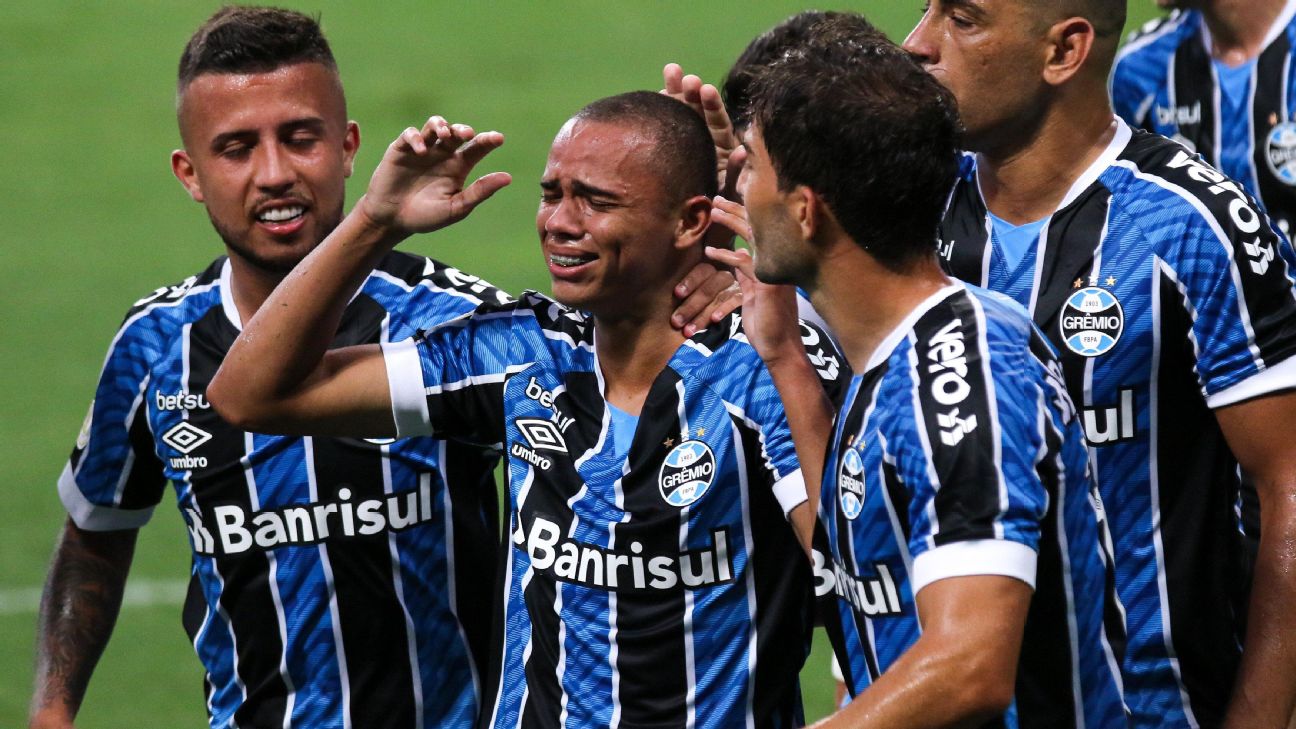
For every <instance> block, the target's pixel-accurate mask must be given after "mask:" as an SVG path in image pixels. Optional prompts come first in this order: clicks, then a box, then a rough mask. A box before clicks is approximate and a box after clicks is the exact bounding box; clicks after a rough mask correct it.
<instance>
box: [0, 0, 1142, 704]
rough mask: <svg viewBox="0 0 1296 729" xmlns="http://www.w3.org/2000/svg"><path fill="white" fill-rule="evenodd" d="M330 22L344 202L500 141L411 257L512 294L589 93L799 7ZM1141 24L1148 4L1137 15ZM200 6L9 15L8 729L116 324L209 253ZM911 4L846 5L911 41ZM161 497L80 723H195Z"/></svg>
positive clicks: (3, 634) (715, 67)
mask: <svg viewBox="0 0 1296 729" xmlns="http://www.w3.org/2000/svg"><path fill="white" fill-rule="evenodd" d="M288 4H290V5H293V6H295V7H298V8H300V9H303V10H306V11H308V12H312V13H319V14H320V15H321V16H322V21H323V24H324V27H325V30H326V31H327V32H328V34H329V36H330V38H331V41H332V43H333V48H334V52H335V53H336V55H337V58H338V60H339V64H340V66H341V68H342V76H343V80H344V83H345V84H346V87H347V90H348V97H349V102H350V115H351V117H352V118H354V119H356V120H358V121H359V122H360V124H361V128H362V132H363V134H362V137H363V139H364V143H363V144H362V146H361V150H360V155H359V158H358V161H357V164H356V169H357V178H358V179H357V180H355V181H353V183H352V184H351V185H350V191H351V193H352V196H353V198H354V196H355V195H357V194H358V193H359V191H360V190H361V189H362V188H363V186H364V181H365V180H366V179H367V177H368V174H369V172H370V171H371V170H372V169H373V166H374V164H375V163H376V161H377V159H378V157H379V155H380V153H381V151H382V150H383V148H384V147H385V146H386V145H387V143H388V142H389V141H390V140H391V139H392V138H393V137H394V136H395V135H396V134H397V133H398V132H399V131H400V130H401V129H403V128H404V127H405V126H407V125H409V124H417V123H420V122H421V121H422V120H423V119H425V118H426V117H427V116H428V115H429V114H433V113H436V114H442V115H444V116H446V117H448V118H450V119H451V120H453V121H464V122H469V123H472V124H474V125H475V126H477V128H478V129H485V128H495V129H498V130H500V131H502V132H504V134H505V135H506V137H507V140H508V141H507V143H506V145H505V147H504V148H503V149H501V150H500V151H499V152H497V153H495V154H493V155H492V156H491V158H490V159H489V160H488V161H487V163H486V165H485V167H486V168H487V169H490V170H494V169H503V170H507V171H509V172H512V173H513V175H514V178H515V181H514V184H513V185H512V186H511V187H509V188H507V189H505V190H504V191H503V192H501V193H500V194H499V195H498V196H497V199H495V200H493V201H491V202H490V203H489V204H488V205H487V206H486V207H483V208H482V209H481V210H479V211H477V212H476V213H475V214H474V215H473V216H472V217H471V218H470V219H469V220H468V221H466V222H465V223H463V224H461V225H458V226H456V227H455V228H453V229H452V230H450V231H447V232H445V233H443V234H437V235H435V236H428V237H424V238H421V239H418V240H416V241H414V242H413V245H411V246H409V248H410V249H412V250H415V251H417V252H420V253H425V254H429V255H435V256H437V257H439V258H442V259H444V260H447V261H449V262H451V263H454V264H455V265H458V266H459V267H461V268H464V269H466V270H468V271H471V272H473V273H476V274H479V275H481V276H483V277H485V278H487V279H488V280H490V281H493V282H494V283H496V284H497V285H499V286H501V287H504V288H506V289H508V290H511V291H518V290H521V289H523V288H539V289H542V290H543V289H544V288H546V278H545V274H544V269H543V268H542V266H541V262H540V259H539V257H538V256H537V255H536V253H535V251H534V248H535V232H534V225H533V220H534V212H535V205H536V202H537V184H536V183H537V180H538V177H539V173H540V172H541V169H542V167H543V163H544V157H545V152H546V150H547V148H548V144H549V141H550V139H551V138H552V136H553V134H554V132H555V131H556V130H557V128H558V127H559V125H560V124H561V123H562V121H563V120H564V119H566V117H567V116H569V115H570V114H571V113H572V112H574V111H575V110H576V109H578V108H579V107H580V106H582V105H583V104H584V103H586V102H588V101H590V100H593V99H594V98H597V97H599V96H605V95H608V94H611V93H616V92H620V91H626V90H630V89H636V88H647V89H656V88H659V86H660V84H661V77H660V69H661V66H662V65H663V64H664V63H666V62H669V61H677V62H679V63H681V64H683V65H684V67H685V69H686V70H688V71H692V72H696V73H699V74H701V75H702V76H703V77H704V78H707V79H708V80H718V79H719V78H720V76H721V75H722V74H723V72H724V70H725V68H727V64H728V63H729V62H730V61H732V59H733V58H734V57H735V56H736V55H737V54H738V52H739V51H740V50H741V49H742V47H743V46H744V45H745V43H746V42H747V41H748V40H749V39H750V38H751V37H752V36H753V35H755V34H756V33H758V32H759V31H761V30H763V29H765V28H767V27H769V26H770V25H773V24H774V23H776V22H777V21H778V20H780V19H781V18H783V17H785V16H786V15H788V14H790V13H792V12H794V11H797V10H800V9H803V7H804V6H803V5H801V4H800V3H796V2H782V1H777V0H749V1H748V2H745V3H742V4H741V5H739V4H733V5H731V6H726V7H721V5H720V4H710V3H698V2H678V1H671V2H664V1H662V2H651V3H647V2H643V3H628V2H627V3H608V2H589V1H584V0H583V1H580V2H572V1H568V2H563V3H540V2H521V1H518V0H514V1H509V2H489V3H430V2H403V1H402V2H387V3H381V4H365V5H366V7H364V9H363V10H362V9H361V8H360V4H358V3H346V2H341V1H338V0H318V1H317V2H311V3H300V2H290V3H288ZM1132 4H1133V6H1134V7H1133V8H1132V12H1131V15H1132V16H1133V17H1132V21H1133V20H1139V21H1141V20H1144V19H1146V18H1148V17H1151V15H1152V14H1153V11H1154V8H1153V3H1152V0H1133V2H1132ZM215 7H216V4H215V3H210V2H164V1H162V0H151V1H146V0H131V1H130V2H125V1H123V2H111V3H74V2H68V1H66V0H57V1H54V0H51V2H46V3H14V4H12V5H10V4H7V3H5V4H2V5H0V98H2V99H4V102H3V103H0V128H3V130H4V132H5V140H4V144H2V145H0V166H2V168H3V170H4V174H3V175H0V210H3V213H0V310H3V311H5V312H7V313H6V314H5V315H4V318H3V323H0V331H2V332H3V334H4V346H3V348H2V349H0V372H2V373H3V377H0V413H2V414H3V415H2V417H0V464H3V467H4V471H5V472H6V473H8V474H9V475H8V476H7V479H6V483H5V484H4V486H3V488H4V493H5V494H6V495H7V496H9V497H12V498H13V499H14V500H13V501H10V502H8V503H9V504H10V505H11V506H13V507H14V508H13V509H10V510H9V511H8V512H7V513H8V514H9V517H7V518H6V522H5V524H4V525H3V526H2V527H0V727H18V726H21V725H23V724H24V723H25V717H26V711H27V702H28V699H29V696H30V687H31V664H32V644H33V634H34V630H35V610H36V601H37V599H38V594H39V586H40V584H41V581H42V579H43V577H44V573H45V568H46V563H47V560H48V557H49V553H50V550H51V546H52V542H53V537H54V535H55V533H56V532H57V530H58V528H59V525H60V523H61V522H62V519H63V518H64V513H63V508H62V506H61V505H60V503H59V500H58V497H57V495H56V492H55V488H54V483H55V479H56V478H57V476H58V473H59V471H60V470H61V469H62V466H63V462H64V459H65V458H66V456H67V453H68V451H69V449H70V448H71V445H72V442H73V440H74V439H75V438H76V433H77V430H78V428H79V426H80V424H81V420H82V418H83V416H84V415H85V410H86V407H87V405H88V404H89V401H90V398H91V395H92V393H93V388H94V383H95V378H96V376H97V374H98V370H99V367H100V365H101V363H102V358H103V353H104V351H105V348H106V347H107V344H108V341H109V339H110V338H111V336H112V333H113V331H114V330H115V327H116V326H117V324H118V323H119V322H120V320H121V316H122V314H123V312H124V311H125V309H126V308H127V307H128V306H129V305H130V304H131V302H132V301H134V300H135V299H136V298H138V297H140V296H142V295H144V294H145V293H148V292H149V291H151V290H153V289H154V288H156V287H158V286H160V285H162V284H165V283H173V282H176V281H179V280H180V279H182V278H184V277H185V276H187V275H189V274H190V273H193V272H195V271H197V270H199V269H201V268H202V267H203V266H204V265H206V263H207V262H208V261H209V260H210V259H211V258H212V257H214V256H215V255H217V254H218V253H219V252H220V251H221V246H220V242H219V240H218V239H217V238H216V237H215V235H214V234H213V233H212V231H211V229H210V227H209V225H208V221H207V219H206V215H205V214H204V212H203V210H202V208H201V207H200V206H199V205H196V204H194V203H192V202H191V201H190V200H189V199H188V198H187V196H186V195H185V194H184V193H183V192H182V190H181V188H180V187H179V185H178V184H177V183H176V182H175V180H174V179H173V178H172V176H171V173H170V168H169V164H168V156H169V153H170V151H171V150H172V149H173V148H174V147H176V146H178V145H179V138H178V134H177V132H176V129H175V120H174V110H173V87H174V74H175V66H176V61H177V59H178V57H179V53H180V50H181V48H182V46H183V44H184V41H185V39H186V38H187V37H188V35H189V33H190V32H191V31H192V30H193V28H194V27H196V26H197V25H198V24H199V23H200V22H201V21H202V20H203V19H204V18H206V17H207V15H209V14H210V13H211V12H212V11H213V10H214V9H215ZM921 7H922V3H921V2H920V1H919V0H911V1H909V2H903V3H897V2H891V1H890V0H861V1H860V2H857V3H855V4H854V5H853V8H854V9H856V10H861V11H863V12H865V13H867V14H869V15H870V16H871V17H872V19H873V20H874V21H875V22H877V23H878V24H879V25H881V26H882V27H883V28H885V29H886V30H887V31H888V32H890V33H891V35H892V37H896V38H899V37H902V36H903V35H904V33H905V32H906V31H907V30H908V28H909V27H910V26H911V25H912V24H913V23H914V21H915V20H916V19H917V18H918V16H919V14H920V12H921ZM172 503H173V502H171V501H170V500H169V499H167V500H165V501H164V503H163V504H162V505H161V506H160V507H159V509H158V511H157V515H156V517H155V518H154V520H153V523H152V524H151V525H150V526H149V527H148V528H146V529H145V530H144V531H143V535H142V537H141V542H140V547H139V551H138V554H137V557H136V560H135V567H134V572H133V574H132V584H134V585H137V586H138V588H142V589H137V590H136V591H135V592H133V593H132V595H131V598H132V601H131V602H130V603H129V604H128V605H127V606H126V607H125V608H123V611H122V616H121V619H120V621H119V622H118V626H117V631H116V634H115V635H114V638H113V641H112V643H111V645H110V646H109V648H108V651H107V653H106V654H105V656H104V658H103V661H102V662H101V663H100V665H99V669H98V671H97V672H96V674H95V677H94V680H93V681H92V682H91V687H90V691H89V695H88V696H87V698H86V702H85V705H84V708H83V710H82V716H81V721H80V722H79V723H78V724H79V726H81V727H83V728H84V729H92V728H94V727H124V726H143V727H179V726H201V725H203V723H204V708H203V704H202V692H201V671H200V670H199V666H198V662H197V660H196V658H195V657H194V656H193V653H192V650H191V648H190V646H189V645H188V643H187V641H186V639H185V636H184V633H183V630H182V629H181V627H180V610H179V597H180V592H179V588H178V587H177V585H179V584H180V583H181V582H182V581H183V579H184V578H185V577H186V575H187V569H188V564H189V559H188V552H189V547H188V543H187V539H186V536H185V534H184V530H183V528H182V526H181V520H180V519H179V518H178V515H177V514H176V512H175V510H174V507H173V506H172V505H171V504H172ZM827 656H828V653H827V650H826V645H825V642H824V641H822V640H820V641H818V642H817V643H816V653H815V655H814V656H812V657H811V660H810V663H809V665H808V667H807V669H806V671H805V674H804V676H805V682H804V683H805V692H806V696H807V704H808V711H809V714H810V715H811V716H821V715H822V714H824V713H825V712H826V711H827V710H828V709H829V708H830V706H831V686H830V684H829V681H828V678H827V668H826V667H827V662H828V658H827Z"/></svg>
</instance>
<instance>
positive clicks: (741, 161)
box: [720, 145, 747, 202]
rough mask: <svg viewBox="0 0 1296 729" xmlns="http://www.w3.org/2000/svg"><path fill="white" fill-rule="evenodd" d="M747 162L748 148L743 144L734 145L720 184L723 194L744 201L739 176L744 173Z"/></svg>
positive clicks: (726, 161) (731, 198)
mask: <svg viewBox="0 0 1296 729" xmlns="http://www.w3.org/2000/svg"><path fill="white" fill-rule="evenodd" d="M745 164H747V148H746V147H743V146H741V145H739V146H737V147H734V151H733V152H732V153H730V155H729V158H728V159H726V160H725V178H724V182H723V183H721V185H720V194H721V195H723V196H724V197H727V198H729V199H730V200H737V201H739V202H741V201H742V197H741V196H740V192H739V190H738V178H739V177H740V176H741V175H742V171H743V165H745Z"/></svg>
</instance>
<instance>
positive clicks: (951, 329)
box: [927, 319, 977, 446]
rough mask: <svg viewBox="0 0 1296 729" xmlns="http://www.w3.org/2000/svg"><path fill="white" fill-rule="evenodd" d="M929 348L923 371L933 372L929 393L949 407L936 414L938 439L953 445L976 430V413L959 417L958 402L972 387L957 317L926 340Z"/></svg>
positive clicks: (964, 397)
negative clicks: (939, 431) (938, 429)
mask: <svg viewBox="0 0 1296 729" xmlns="http://www.w3.org/2000/svg"><path fill="white" fill-rule="evenodd" d="M927 346H928V347H929V349H928V351H927V359H928V360H930V361H931V363H930V364H929V365H927V372H928V373H929V374H930V373H937V374H936V378H935V379H934V380H933V381H932V384H931V394H932V397H933V398H935V400H936V402H938V403H940V404H941V405H944V406H946V407H948V408H950V409H949V410H948V411H946V412H943V413H936V423H937V425H939V426H940V428H941V442H942V443H944V444H945V445H947V446H956V445H958V444H959V442H960V441H962V440H963V436H965V435H967V434H968V433H971V432H972V431H974V430H976V427H977V418H976V415H975V414H973V415H969V416H967V417H962V416H961V415H960V414H959V409H958V405H959V404H960V403H962V402H963V401H964V400H965V399H967V396H968V394H969V393H970V392H971V391H972V387H971V386H970V385H968V383H967V379H966V377H967V374H968V363H967V345H965V344H964V342H963V336H962V335H961V334H960V333H959V321H958V319H954V320H951V321H950V323H948V324H946V325H945V326H944V327H942V328H941V330H940V331H938V332H936V336H934V337H932V338H931V340H930V341H928V342H927Z"/></svg>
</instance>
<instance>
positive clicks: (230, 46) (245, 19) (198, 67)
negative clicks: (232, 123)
mask: <svg viewBox="0 0 1296 729" xmlns="http://www.w3.org/2000/svg"><path fill="white" fill-rule="evenodd" d="M297 63H319V64H322V65H324V66H326V67H327V68H329V69H331V70H333V71H335V72H336V71H337V62H336V61H334V60H333V51H332V50H331V49H330V48H329V44H328V41H327V40H326V39H325V38H324V31H323V30H321V29H320V24H319V21H318V20H316V19H315V18H312V17H310V16H309V15H303V14H302V13H299V12H297V11H295V10H284V9H282V8H266V7H250V6H242V5H227V6H225V7H223V8H221V9H220V10H217V11H216V13H215V14H214V15H212V16H211V17H210V18H208V19H207V21H206V22H205V23H203V24H202V25H201V26H199V28H198V30H196V31H194V34H193V36H191V37H190V38H189V42H188V43H187V44H185V49H184V53H182V54H180V72H179V74H178V75H177V83H176V90H177V92H179V93H184V90H185V89H186V88H187V87H188V86H189V84H190V82H192V81H193V80H194V79H195V78H196V77H198V76H200V75H202V74H205V73H266V72H269V71H273V70H275V69H277V68H281V67H283V66H291V65H293V64H297Z"/></svg>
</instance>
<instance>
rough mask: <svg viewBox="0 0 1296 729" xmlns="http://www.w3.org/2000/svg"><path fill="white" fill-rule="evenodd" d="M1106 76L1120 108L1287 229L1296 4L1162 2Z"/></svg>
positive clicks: (1292, 199)
mask: <svg viewBox="0 0 1296 729" xmlns="http://www.w3.org/2000/svg"><path fill="white" fill-rule="evenodd" d="M1159 4H1160V5H1161V6H1162V7H1173V8H1177V9H1176V10H1175V12H1173V13H1172V14H1171V15H1170V16H1169V17H1167V18H1162V19H1160V20H1156V21H1152V22H1149V23H1148V24H1147V25H1145V26H1144V27H1143V28H1142V29H1141V30H1139V31H1138V32H1136V33H1134V34H1131V36H1130V39H1129V41H1128V42H1127V43H1126V44H1125V47H1124V48H1122V49H1121V51H1120V53H1119V54H1118V55H1117V56H1116V65H1115V70H1114V71H1113V72H1112V77H1111V91H1112V101H1113V104H1114V106H1115V109H1116V113H1117V114H1118V115H1119V116H1120V117H1121V118H1123V119H1124V120H1125V121H1126V122H1128V123H1129V124H1130V125H1131V126H1134V127H1141V128H1143V129H1146V130H1148V131H1151V132H1156V133H1158V134H1164V135H1165V136H1167V137H1170V138H1172V139H1175V140H1176V141H1178V142H1180V143H1182V144H1183V145H1184V146H1186V147H1188V148H1189V149H1190V150H1193V151H1195V152H1197V153H1198V154H1200V155H1202V157H1203V158H1204V159H1205V160H1206V161H1207V162H1208V163H1210V164H1211V165H1212V166H1214V167H1215V168H1216V169H1218V170H1219V171H1220V172H1223V173H1224V174H1226V175H1228V176H1229V177H1230V178H1232V179H1234V180H1236V181H1238V182H1240V183H1241V184H1242V185H1243V187H1245V188H1246V191H1247V193H1249V194H1250V195H1251V196H1252V197H1254V198H1256V199H1257V200H1259V201H1260V202H1261V203H1262V204H1263V205H1264V209H1265V212H1267V213H1268V214H1269V217H1270V218H1272V219H1273V221H1274V222H1275V223H1277V224H1278V227H1279V229H1281V230H1282V231H1283V233H1285V234H1287V235H1289V236H1290V235H1291V233H1292V230H1291V226H1292V223H1293V222H1294V220H1293V218H1294V217H1296V121H1294V120H1293V118H1294V117H1296V98H1294V97H1293V94H1292V86H1291V84H1292V74H1291V68H1292V63H1293V49H1294V48H1296V3H1293V2H1289V0H1159Z"/></svg>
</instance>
